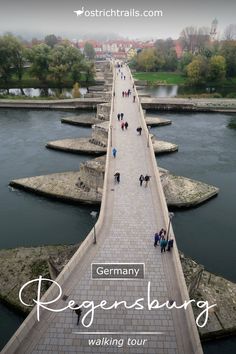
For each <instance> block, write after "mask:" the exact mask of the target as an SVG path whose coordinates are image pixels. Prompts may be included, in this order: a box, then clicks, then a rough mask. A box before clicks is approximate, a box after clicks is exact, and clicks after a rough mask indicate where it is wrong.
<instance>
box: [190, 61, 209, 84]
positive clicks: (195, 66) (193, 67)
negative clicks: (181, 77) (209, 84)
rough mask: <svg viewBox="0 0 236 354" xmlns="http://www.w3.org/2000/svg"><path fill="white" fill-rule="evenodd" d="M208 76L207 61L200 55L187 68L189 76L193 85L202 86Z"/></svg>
mask: <svg viewBox="0 0 236 354" xmlns="http://www.w3.org/2000/svg"><path fill="white" fill-rule="evenodd" d="M207 74H208V66H207V60H206V58H204V57H202V56H200V55H198V56H196V57H195V58H194V59H193V61H192V62H191V63H190V64H188V66H187V76H188V79H189V82H190V83H191V84H194V85H200V84H203V83H205V82H206V79H207Z"/></svg>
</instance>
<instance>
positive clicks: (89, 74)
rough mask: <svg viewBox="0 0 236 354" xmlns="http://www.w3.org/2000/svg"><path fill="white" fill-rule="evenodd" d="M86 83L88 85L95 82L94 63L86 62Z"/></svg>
mask: <svg viewBox="0 0 236 354" xmlns="http://www.w3.org/2000/svg"><path fill="white" fill-rule="evenodd" d="M84 73H85V82H86V85H88V83H89V82H91V81H93V79H94V75H95V66H94V63H93V62H86V63H85V67H84Z"/></svg>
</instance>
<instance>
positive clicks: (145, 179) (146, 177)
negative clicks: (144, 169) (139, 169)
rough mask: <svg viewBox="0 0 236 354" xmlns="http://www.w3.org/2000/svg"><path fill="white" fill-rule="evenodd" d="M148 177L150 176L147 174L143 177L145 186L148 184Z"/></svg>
mask: <svg viewBox="0 0 236 354" xmlns="http://www.w3.org/2000/svg"><path fill="white" fill-rule="evenodd" d="M150 178H151V176H148V175H146V176H145V177H144V181H145V187H147V186H148V182H149V181H150Z"/></svg>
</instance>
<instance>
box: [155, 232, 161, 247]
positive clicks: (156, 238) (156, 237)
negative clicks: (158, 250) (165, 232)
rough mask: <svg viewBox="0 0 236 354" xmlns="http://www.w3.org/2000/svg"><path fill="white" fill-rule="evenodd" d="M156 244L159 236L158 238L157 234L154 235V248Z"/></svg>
mask: <svg viewBox="0 0 236 354" xmlns="http://www.w3.org/2000/svg"><path fill="white" fill-rule="evenodd" d="M158 242H159V243H160V236H159V234H158V232H156V233H155V235H154V247H156V246H157V244H158Z"/></svg>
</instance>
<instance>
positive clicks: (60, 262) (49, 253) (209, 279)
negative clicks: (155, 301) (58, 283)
mask: <svg viewBox="0 0 236 354" xmlns="http://www.w3.org/2000/svg"><path fill="white" fill-rule="evenodd" d="M78 247H79V245H70V246H65V245H58V246H41V247H30V248H24V247H20V248H15V249H10V250H0V300H1V301H2V302H3V303H5V304H6V305H7V306H9V307H10V308H11V309H13V310H15V311H18V312H19V313H22V314H24V315H27V314H28V313H29V312H30V311H31V309H32V308H31V307H26V306H24V305H22V304H21V302H20V301H19V297H18V294H19V290H20V288H21V287H22V285H24V284H25V283H26V282H28V281H29V280H31V279H35V278H37V277H39V275H42V276H43V277H46V278H48V279H55V278H56V277H57V275H58V274H59V273H60V272H61V270H62V269H63V268H64V266H65V265H66V264H67V262H68V261H69V260H70V258H71V257H72V256H73V254H74V253H75V251H76V250H77V249H78ZM159 251H160V250H159V247H157V252H159ZM168 256H171V255H168ZM180 260H181V264H182V268H183V272H184V277H185V280H186V284H187V287H188V291H189V295H190V298H192V299H195V300H198V301H200V300H201V301H209V304H214V303H216V304H217V306H216V307H215V308H214V311H210V313H209V320H208V322H207V325H206V326H205V327H204V328H198V330H199V334H200V337H201V340H202V341H205V340H210V339H216V338H220V337H224V336H229V335H233V334H235V333H236V313H235V310H234V309H235V305H236V303H235V297H236V284H235V283H232V282H230V281H228V280H227V279H224V278H222V277H220V276H217V275H215V274H212V273H210V272H208V271H206V270H205V269H204V267H203V266H201V265H199V264H197V263H196V262H195V261H193V260H192V259H190V258H188V257H185V256H184V255H183V254H182V253H181V252H180ZM44 284H45V283H44ZM42 290H43V291H42V293H44V292H45V291H46V290H47V289H46V287H45V286H44V288H43V289H42ZM35 291H36V287H34V286H32V287H30V288H28V290H27V291H25V292H24V301H25V302H26V303H32V298H33V297H34V294H35ZM193 311H194V316H195V318H196V317H197V316H198V314H199V309H198V308H196V307H194V306H193Z"/></svg>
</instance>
